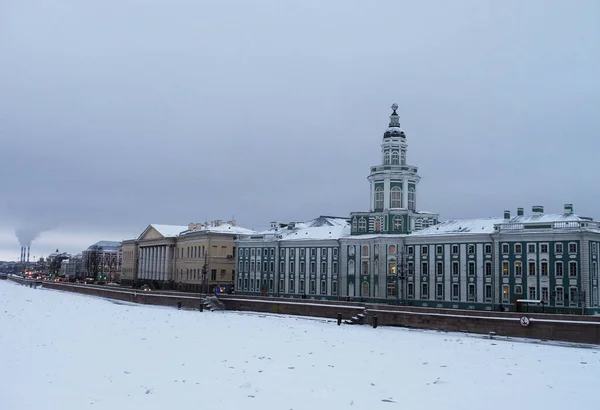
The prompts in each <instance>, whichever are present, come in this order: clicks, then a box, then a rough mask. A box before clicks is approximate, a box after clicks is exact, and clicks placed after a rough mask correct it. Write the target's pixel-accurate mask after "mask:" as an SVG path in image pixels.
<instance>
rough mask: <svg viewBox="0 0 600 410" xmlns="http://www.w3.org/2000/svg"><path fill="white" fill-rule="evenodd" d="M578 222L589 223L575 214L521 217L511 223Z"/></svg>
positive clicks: (515, 218) (514, 218) (516, 217)
mask: <svg viewBox="0 0 600 410" xmlns="http://www.w3.org/2000/svg"><path fill="white" fill-rule="evenodd" d="M571 221H573V222H576V221H589V219H584V218H582V217H580V216H578V215H575V214H536V215H521V216H515V217H513V218H512V219H510V220H509V221H506V222H510V223H528V222H545V223H548V222H571Z"/></svg>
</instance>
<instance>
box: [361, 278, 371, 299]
mask: <svg viewBox="0 0 600 410" xmlns="http://www.w3.org/2000/svg"><path fill="white" fill-rule="evenodd" d="M360 291H361V293H360V295H361V296H363V297H369V282H366V281H365V282H363V283H362V286H361V289H360Z"/></svg>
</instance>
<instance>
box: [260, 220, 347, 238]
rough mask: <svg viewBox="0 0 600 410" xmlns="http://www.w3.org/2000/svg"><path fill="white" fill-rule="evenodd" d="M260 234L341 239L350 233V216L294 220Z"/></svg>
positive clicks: (282, 236)
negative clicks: (302, 220) (303, 220)
mask: <svg viewBox="0 0 600 410" xmlns="http://www.w3.org/2000/svg"><path fill="white" fill-rule="evenodd" d="M258 234H260V235H266V236H268V237H269V239H271V238H270V236H271V235H280V236H281V238H280V240H282V241H297V240H319V239H339V238H342V237H344V236H349V235H350V222H349V218H341V217H335V216H319V217H318V218H315V219H311V220H310V221H306V222H293V223H290V224H288V225H287V226H284V227H281V228H279V227H278V228H277V229H275V228H271V229H268V230H266V231H262V232H258ZM265 239H267V238H265Z"/></svg>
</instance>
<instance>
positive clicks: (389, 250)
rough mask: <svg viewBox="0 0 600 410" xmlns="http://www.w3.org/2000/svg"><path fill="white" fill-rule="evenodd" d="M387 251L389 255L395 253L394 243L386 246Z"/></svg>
mask: <svg viewBox="0 0 600 410" xmlns="http://www.w3.org/2000/svg"><path fill="white" fill-rule="evenodd" d="M388 253H389V254H390V255H395V254H396V246H395V245H390V246H389V247H388Z"/></svg>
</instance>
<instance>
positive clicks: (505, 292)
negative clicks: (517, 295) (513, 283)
mask: <svg viewBox="0 0 600 410" xmlns="http://www.w3.org/2000/svg"><path fill="white" fill-rule="evenodd" d="M509 300H510V287H509V286H508V285H502V301H503V302H508V301H509Z"/></svg>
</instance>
